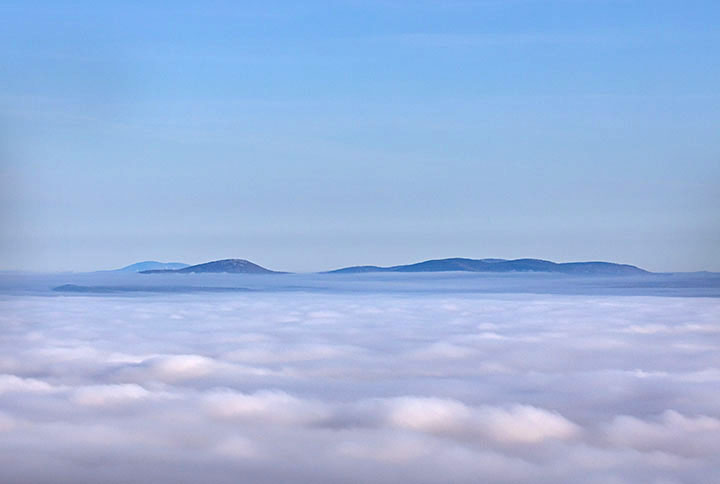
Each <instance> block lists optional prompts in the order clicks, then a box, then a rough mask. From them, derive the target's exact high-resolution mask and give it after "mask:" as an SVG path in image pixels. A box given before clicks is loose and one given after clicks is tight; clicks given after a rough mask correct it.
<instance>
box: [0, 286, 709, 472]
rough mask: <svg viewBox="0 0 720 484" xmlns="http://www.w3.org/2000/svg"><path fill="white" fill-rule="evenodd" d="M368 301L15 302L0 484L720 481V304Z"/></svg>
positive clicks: (275, 295) (1, 417) (0, 341)
mask: <svg viewBox="0 0 720 484" xmlns="http://www.w3.org/2000/svg"><path fill="white" fill-rule="evenodd" d="M29 277H33V276H29ZM94 277H95V278H96V279H102V278H107V277H108V276H107V275H106V274H101V275H99V276H98V275H96V276H94ZM136 277H140V276H136ZM299 277H311V276H307V275H303V276H299ZM456 277H457V275H456ZM520 277H521V278H524V279H525V280H529V279H530V278H529V277H528V276H520ZM375 287H376V289H379V290H377V291H376V292H372V293H357V292H356V293H348V292H346V291H336V292H333V291H327V290H326V291H320V292H297V291H291V292H288V291H284V292H274V291H267V292H262V291H260V292H255V293H253V294H251V295H250V294H232V295H228V294H214V295H208V294H182V295H178V294H164V295H154V296H149V295H145V296H140V297H132V296H130V295H127V294H125V295H119V296H98V295H96V296H91V297H57V296H50V297H47V293H46V294H45V296H44V297H43V296H38V295H32V296H15V297H3V298H2V299H0V326H1V327H2V328H3V337H2V338H0V480H1V481H2V482H13V483H18V484H21V483H32V484H46V483H52V484H65V483H68V484H69V483H72V484H84V483H97V482H104V483H109V484H121V483H127V482H148V481H151V482H155V483H158V484H166V483H173V484H176V483H197V482H207V483H213V484H222V483H236V482H238V481H243V482H256V483H276V482H313V483H335V482H377V483H383V484H384V483H395V482H399V481H400V482H417V483H437V482H456V483H477V482H486V483H492V484H499V483H516V484H518V483H528V484H529V483H532V484H551V483H552V484H555V483H574V482H583V483H588V484H608V483H612V484H635V483H638V482H642V483H652V484H681V483H682V484H701V483H702V484H704V483H708V482H717V476H718V475H720V462H719V461H718V459H717V456H718V454H719V453H720V439H719V438H718V435H719V434H720V394H719V393H718V387H719V386H718V383H719V382H720V351H718V346H719V345H720V332H719V331H718V325H717V314H718V310H720V299H717V298H703V297H680V298H678V297H639V296H635V297H632V296H627V295H623V296H609V297H607V296H597V295H583V296H564V295H547V294H545V295H542V294H504V295H487V294H486V295H478V294H460V293H453V294H439V293H432V294H429V293H428V292H427V291H423V290H421V291H416V292H412V293H404V294H393V293H392V291H390V292H387V291H384V290H383V289H382V287H380V288H378V287H377V285H376V286H375ZM46 291H47V290H46ZM628 293H633V291H632V290H630V291H628ZM658 348H661V349H662V350H661V351H658Z"/></svg>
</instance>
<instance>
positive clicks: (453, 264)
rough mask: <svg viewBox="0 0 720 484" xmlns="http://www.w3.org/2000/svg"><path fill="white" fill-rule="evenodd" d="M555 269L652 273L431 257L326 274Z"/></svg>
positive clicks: (596, 264)
mask: <svg viewBox="0 0 720 484" xmlns="http://www.w3.org/2000/svg"><path fill="white" fill-rule="evenodd" d="M452 271H462V272H555V273H563V274H586V275H634V274H648V273H649V272H648V271H646V270H644V269H641V268H639V267H637V266H633V265H630V264H617V263H614V262H603V261H588V262H560V263H558V262H552V261H548V260H543V259H512V260H508V259H468V258H462V257H453V258H449V259H430V260H426V261H422V262H416V263H414V264H405V265H397V266H388V267H380V266H350V267H343V268H340V269H335V270H332V271H326V272H325V274H357V273H368V272H452Z"/></svg>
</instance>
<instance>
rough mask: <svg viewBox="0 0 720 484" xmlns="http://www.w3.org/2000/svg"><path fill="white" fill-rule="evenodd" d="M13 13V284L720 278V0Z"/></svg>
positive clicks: (8, 254)
mask: <svg viewBox="0 0 720 484" xmlns="http://www.w3.org/2000/svg"><path fill="white" fill-rule="evenodd" d="M169 5H170V4H169V3H166V4H165V5H161V4H160V3H159V2H135V1H128V2H120V3H114V4H103V5H98V4H97V2H89V1H74V2H69V1H67V2H65V1H58V0H53V1H47V2H39V1H8V0H6V1H4V2H2V4H0V59H2V62H0V85H2V90H0V176H1V177H2V178H1V179H0V255H1V257H2V259H1V260H0V268H3V269H31V270H70V269H72V270H92V269H101V268H111V267H116V266H122V265H125V264H129V263H131V262H135V261H137V260H146V259H158V260H178V261H183V262H188V263H197V262H202V261H206V260H211V259H219V258H226V257H241V258H247V259H250V260H253V261H255V262H257V263H260V264H262V265H265V266H268V267H270V268H273V269H282V270H293V271H310V270H325V269H331V268H335V267H340V266H343V265H352V264H366V263H374V264H400V263H407V262H413V261H417V260H421V259H428V258H435V257H450V256H465V257H478V258H480V257H506V258H516V257H539V258H547V259H552V260H557V261H570V260H592V259H600V260H611V261H617V262H626V263H633V264H637V265H640V266H642V267H645V268H647V269H650V270H661V271H662V270H700V269H710V270H720V258H719V257H718V250H717V248H718V247H720V215H719V214H720V188H719V186H720V141H718V140H719V139H720V138H719V137H718V127H719V126H720V93H719V91H718V87H717V86H719V85H720V56H718V51H719V49H720V33H718V29H717V26H718V24H719V22H720V4H719V3H718V2H716V1H714V0H713V1H711V0H708V1H692V0H691V1H682V2H681V1H663V0H652V1H651V0H647V1H640V0H637V1H634V0H618V1H613V0H586V1H583V0H556V1H555V0H549V1H539V0H506V1H501V0H486V1H455V2H440V1H431V0H427V1H415V2H403V1H390V0H388V1H346V2H333V3H332V4H331V5H329V4H328V2H317V1H306V2H253V1H247V2H230V1H227V2H222V1H208V2H202V3H200V2H184V1H177V2H172V5H171V6H169Z"/></svg>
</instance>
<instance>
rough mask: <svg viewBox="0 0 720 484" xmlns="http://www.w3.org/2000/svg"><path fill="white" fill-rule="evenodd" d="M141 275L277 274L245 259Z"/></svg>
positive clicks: (155, 271) (152, 271) (145, 272)
mask: <svg viewBox="0 0 720 484" xmlns="http://www.w3.org/2000/svg"><path fill="white" fill-rule="evenodd" d="M140 273H141V274H159V273H163V274H167V273H178V274H189V273H229V274H279V273H278V272H277V271H271V270H270V269H266V268H264V267H262V266H259V265H257V264H253V263H252V262H250V261H248V260H245V259H223V260H216V261H212V262H205V263H204V264H197V265H194V266H188V267H184V268H182V269H175V270H168V269H160V270H147V271H140Z"/></svg>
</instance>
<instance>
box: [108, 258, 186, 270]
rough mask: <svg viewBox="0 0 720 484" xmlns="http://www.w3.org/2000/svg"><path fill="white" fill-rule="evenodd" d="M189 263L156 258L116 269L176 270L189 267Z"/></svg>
mask: <svg viewBox="0 0 720 484" xmlns="http://www.w3.org/2000/svg"><path fill="white" fill-rule="evenodd" d="M188 266H189V264H183V263H182V262H157V261H154V260H146V261H144V262H136V263H135V264H130V265H129V266H126V267H123V268H122V269H115V272H142V271H152V270H176V269H182V268H184V267H188Z"/></svg>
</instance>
